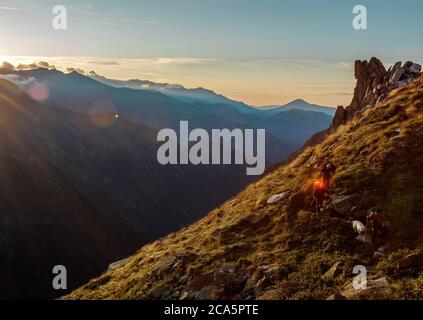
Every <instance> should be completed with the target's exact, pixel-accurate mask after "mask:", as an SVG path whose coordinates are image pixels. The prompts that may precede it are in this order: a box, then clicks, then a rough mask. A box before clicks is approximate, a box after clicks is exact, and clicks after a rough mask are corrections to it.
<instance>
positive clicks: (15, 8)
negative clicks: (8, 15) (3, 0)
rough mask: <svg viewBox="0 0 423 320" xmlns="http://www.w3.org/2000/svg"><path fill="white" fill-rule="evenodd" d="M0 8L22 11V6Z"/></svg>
mask: <svg viewBox="0 0 423 320" xmlns="http://www.w3.org/2000/svg"><path fill="white" fill-rule="evenodd" d="M0 10H7V11H20V10H22V8H18V7H0Z"/></svg>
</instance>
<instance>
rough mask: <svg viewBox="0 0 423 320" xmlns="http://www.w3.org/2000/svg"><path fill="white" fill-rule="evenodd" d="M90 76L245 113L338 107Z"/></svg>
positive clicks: (332, 111) (330, 110)
mask: <svg viewBox="0 0 423 320" xmlns="http://www.w3.org/2000/svg"><path fill="white" fill-rule="evenodd" d="M88 76H89V77H90V78H91V79H94V80H96V81H98V82H101V83H104V84H107V85H109V86H112V87H115V88H131V89H137V90H147V91H156V92H161V93H163V94H165V95H167V96H168V97H171V98H175V99H178V100H180V101H184V102H190V103H205V104H223V105H229V106H231V107H233V108H235V109H237V110H238V111H241V112H243V113H255V114H257V113H261V114H262V115H263V114H265V115H271V116H273V115H275V114H277V113H279V112H282V111H290V110H304V111H315V112H323V113H326V114H327V115H329V116H332V117H333V116H334V115H335V111H336V108H332V107H326V106H320V105H316V104H310V103H308V102H306V101H304V100H302V99H297V100H294V101H292V102H290V103H287V104H285V105H281V106H278V105H275V106H263V107H261V106H257V107H252V106H250V105H247V104H245V103H244V102H239V101H235V100H232V99H229V98H227V97H225V96H223V95H221V94H218V93H216V92H214V91H212V90H209V89H205V88H201V87H200V88H195V89H188V88H185V87H184V86H182V85H180V84H169V83H157V82H152V81H149V80H138V79H132V80H114V79H108V78H106V77H103V76H100V75H98V74H96V73H95V72H93V71H92V72H90V73H89V74H88ZM257 111H258V112H257ZM261 111H266V112H265V113H263V112H261Z"/></svg>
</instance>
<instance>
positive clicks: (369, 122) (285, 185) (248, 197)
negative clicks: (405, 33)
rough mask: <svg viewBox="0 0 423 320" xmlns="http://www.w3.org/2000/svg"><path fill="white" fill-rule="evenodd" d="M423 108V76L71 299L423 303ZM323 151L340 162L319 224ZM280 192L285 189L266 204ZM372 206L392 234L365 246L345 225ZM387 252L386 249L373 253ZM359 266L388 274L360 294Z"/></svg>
mask: <svg viewBox="0 0 423 320" xmlns="http://www.w3.org/2000/svg"><path fill="white" fill-rule="evenodd" d="M422 111H423V77H420V78H419V79H418V80H417V81H415V82H413V83H411V84H409V85H408V86H407V87H405V88H402V89H397V90H394V91H392V92H391V93H390V95H389V96H388V97H387V98H386V99H385V100H383V101H382V102H381V103H379V104H377V105H376V106H375V107H372V108H369V109H367V110H365V111H364V113H363V114H362V115H361V116H360V117H359V118H358V119H355V120H353V121H350V122H348V123H347V124H346V125H343V126H340V127H339V128H337V129H336V131H334V132H332V133H330V134H329V135H328V137H327V138H326V139H325V140H324V141H323V142H322V143H320V144H318V145H317V146H313V147H309V148H306V149H305V150H304V151H303V152H302V153H301V154H299V155H298V156H297V157H296V158H295V159H294V160H293V161H292V162H291V163H289V164H287V165H284V166H280V167H278V168H276V169H275V170H272V171H271V172H270V173H269V174H268V175H266V176H265V177H264V178H263V179H261V180H260V181H258V182H257V183H254V184H251V185H250V186H248V187H247V188H246V189H245V190H244V191H243V192H241V193H240V194H239V195H238V196H237V197H235V198H233V199H231V200H229V201H227V202H226V203H224V204H223V205H222V206H221V207H219V208H217V209H215V210H213V211H212V212H210V213H209V214H208V215H207V216H206V217H205V218H203V219H201V220H200V221H198V222H197V223H194V224H193V225H191V226H189V227H187V228H184V229H182V230H180V231H179V232H177V233H173V234H170V235H169V236H167V237H166V238H163V239H161V240H160V241H156V242H153V243H151V244H148V245H146V246H144V247H143V248H141V249H140V250H139V251H138V252H136V253H135V254H134V255H133V256H132V257H130V258H129V260H128V261H127V262H125V263H123V264H122V265H121V266H119V267H118V268H116V269H114V270H111V271H108V272H106V273H104V274H103V275H102V276H100V277H99V278H97V279H94V280H92V281H90V282H89V283H88V284H86V285H85V286H83V287H81V288H80V289H78V290H76V291H74V292H73V293H72V294H70V295H69V296H68V297H67V298H71V299H151V298H152V299H168V298H171V299H208V298H211V299H220V298H228V299H233V298H236V299H256V298H259V299H327V298H328V297H329V296H331V295H332V297H331V298H334V299H337V298H350V299H357V298H365V299H378V298H392V299H404V298H410V299H414V298H420V299H422V298H423V269H422V268H423V267H422V266H423V263H422V262H423V259H422V253H421V250H422V245H423V206H422V203H423V173H422V164H423V143H422V141H423V112H422ZM325 156H330V157H331V158H332V160H333V162H334V163H335V164H336V165H337V167H338V168H337V171H336V174H335V176H334V186H333V191H332V195H331V196H332V201H331V202H329V203H328V206H327V209H326V211H325V215H324V216H323V217H322V219H321V221H320V223H319V222H318V220H317V218H316V216H315V215H314V214H313V213H312V212H311V211H310V209H309V203H310V193H311V186H312V184H313V182H314V180H315V179H316V178H318V175H319V168H320V166H321V163H322V159H323V157H325ZM283 192H288V193H287V196H285V197H282V199H281V200H280V201H278V202H276V203H274V204H268V199H269V198H270V197H271V196H272V195H275V194H280V193H283ZM339 199H343V201H339ZM335 203H337V205H335ZM187 206H189V204H187ZM373 206H378V207H379V208H380V209H381V210H382V212H383V215H384V218H385V220H386V222H387V225H388V226H389V232H387V234H386V235H385V236H384V237H383V238H381V239H379V240H378V242H377V243H375V244H364V243H362V242H360V241H358V240H356V236H357V235H356V234H355V232H354V230H353V228H352V227H351V223H350V222H349V220H350V219H358V220H361V221H363V217H364V215H365V213H366V211H367V209H368V208H370V207H373ZM380 247H384V249H383V251H384V252H383V254H382V257H380V258H376V257H375V256H374V252H375V251H376V250H377V249H378V248H380ZM356 265H364V266H366V267H367V268H368V272H369V274H368V275H369V277H370V280H376V279H380V278H381V277H384V278H383V281H381V282H371V283H369V284H370V285H369V289H368V290H364V291H357V292H355V291H353V289H351V283H352V280H353V277H354V275H353V273H352V270H353V267H354V266H356ZM378 283H381V284H380V285H377V284H378ZM340 294H341V295H340Z"/></svg>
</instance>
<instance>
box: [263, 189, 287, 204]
mask: <svg viewBox="0 0 423 320" xmlns="http://www.w3.org/2000/svg"><path fill="white" fill-rule="evenodd" d="M288 196H289V192H288V191H286V192H282V193H278V194H275V195H273V196H271V197H270V198H269V200H267V204H268V205H272V204H276V203H278V202H279V201H282V200H284V199H286V198H287V197H288Z"/></svg>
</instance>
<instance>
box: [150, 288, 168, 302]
mask: <svg viewBox="0 0 423 320" xmlns="http://www.w3.org/2000/svg"><path fill="white" fill-rule="evenodd" d="M169 290H171V288H170V287H169V286H168V285H164V286H160V287H157V288H155V289H154V290H153V291H151V293H150V296H151V298H152V299H155V300H157V299H163V298H165V297H166V296H167V295H168V294H169Z"/></svg>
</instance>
